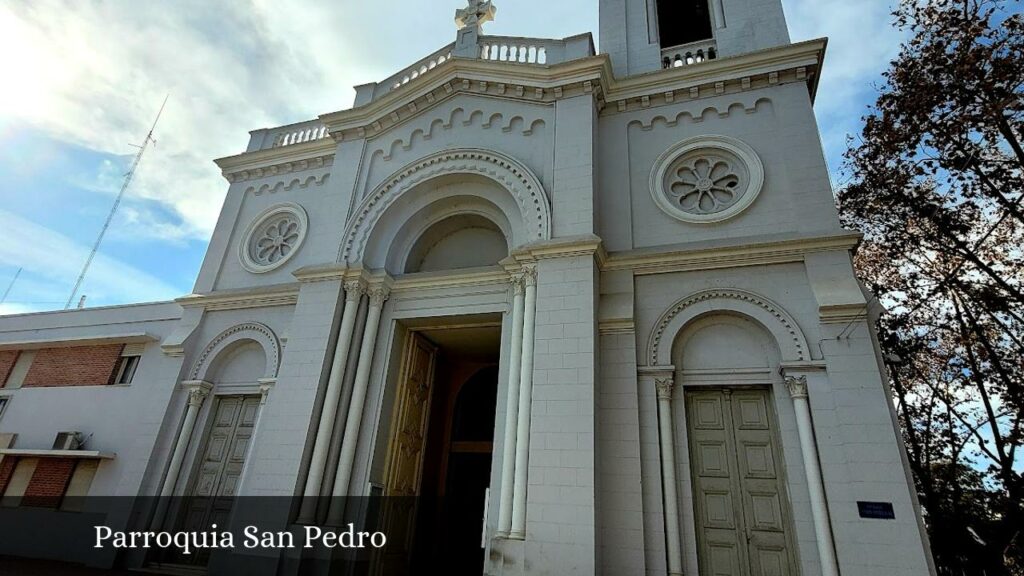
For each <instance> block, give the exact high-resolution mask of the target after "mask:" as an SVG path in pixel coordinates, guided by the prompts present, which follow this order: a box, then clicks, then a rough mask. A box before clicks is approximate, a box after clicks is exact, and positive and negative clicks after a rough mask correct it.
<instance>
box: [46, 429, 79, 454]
mask: <svg viewBox="0 0 1024 576" xmlns="http://www.w3.org/2000/svg"><path fill="white" fill-rule="evenodd" d="M81 446H82V433H81V432H58V433H57V438H56V439H55V440H54V441H53V449H54V450H78V449H79V448H80V447H81Z"/></svg>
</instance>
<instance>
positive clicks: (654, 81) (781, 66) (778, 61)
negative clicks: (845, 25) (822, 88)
mask: <svg viewBox="0 0 1024 576" xmlns="http://www.w3.org/2000/svg"><path fill="white" fill-rule="evenodd" d="M827 42H828V41H827V39H825V38H819V39H817V40H808V41H805V42H797V43H795V44H788V45H786V46H779V47H775V48H767V49H764V50H758V51H756V52H749V53H746V54H740V55H737V56H729V57H726V58H719V59H716V60H708V61H706V62H702V63H701V64H699V65H694V66H680V67H678V68H668V69H665V70H658V71H655V72H648V73H646V74H638V75H635V76H629V77H626V78H622V79H616V80H615V81H614V82H613V83H612V84H610V85H608V86H607V88H606V90H605V99H606V100H607V101H608V102H616V101H619V100H628V99H633V98H641V97H642V96H652V95H655V94H662V93H664V92H666V91H670V90H689V89H690V88H693V87H698V86H702V85H714V84H716V83H718V82H725V81H728V80H737V79H742V78H752V77H755V76H762V75H763V76H768V75H770V74H771V73H772V72H776V73H777V72H780V71H782V70H794V69H799V68H801V67H804V68H807V69H808V70H807V71H808V72H810V70H809V69H811V68H818V67H820V65H821V63H822V61H823V60H824V57H825V48H826V45H827ZM813 80H814V82H813V83H812V85H811V95H812V98H813V96H814V93H815V91H816V90H817V75H815V76H814V79H813Z"/></svg>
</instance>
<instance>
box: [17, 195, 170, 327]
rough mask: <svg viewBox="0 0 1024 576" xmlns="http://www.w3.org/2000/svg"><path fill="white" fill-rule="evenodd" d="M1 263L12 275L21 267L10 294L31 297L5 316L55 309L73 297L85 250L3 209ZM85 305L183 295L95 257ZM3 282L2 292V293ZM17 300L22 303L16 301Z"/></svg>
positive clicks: (119, 264) (118, 263) (112, 261)
mask: <svg viewBox="0 0 1024 576" xmlns="http://www.w3.org/2000/svg"><path fill="white" fill-rule="evenodd" d="M0 229H2V230H4V233H5V236H6V240H5V241H4V242H2V243H0V264H2V265H5V267H8V268H9V269H11V270H13V269H15V268H18V267H24V273H23V276H22V277H19V278H18V282H17V285H16V287H15V288H16V290H14V291H12V294H31V295H32V296H31V301H30V302H20V301H15V299H13V298H12V299H11V300H12V301H15V304H9V305H5V308H3V309H2V311H3V312H8V311H11V310H17V311H26V310H29V309H31V310H37V309H54V308H58V307H59V306H58V305H56V304H57V303H63V302H64V300H66V299H67V297H68V295H69V294H70V292H71V288H72V286H73V285H74V282H75V279H76V278H77V277H78V274H79V273H80V272H81V267H82V264H84V263H85V259H86V257H87V256H88V254H89V248H87V247H84V246H82V245H80V244H78V243H76V242H75V241H74V240H71V239H70V238H68V237H66V236H64V235H62V234H60V233H58V232H54V231H53V230H50V229H49V228H46V227H44V226H40V225H38V224H36V223H34V222H30V221H29V220H26V219H24V218H21V217H19V216H17V215H15V214H12V213H10V212H8V211H5V210H0ZM86 286H87V288H88V296H89V302H90V303H92V304H95V305H100V304H108V303H111V302H152V301H158V300H167V299H170V298H175V297H177V296H181V295H182V290H181V289H180V288H176V287H174V286H171V285H170V284H167V283H166V282H164V281H162V280H160V279H159V278H156V277H154V276H152V275H150V274H146V273H145V272H142V271H141V270H138V269H136V268H134V267H132V266H129V265H127V264H125V263H124V262H121V261H119V260H116V259H113V258H110V257H108V256H105V255H104V254H103V253H99V254H97V255H96V259H95V260H93V263H92V267H91V268H90V270H89V275H88V277H87V279H86ZM6 287H7V286H6V279H5V285H4V289H6ZM19 300H21V299H19Z"/></svg>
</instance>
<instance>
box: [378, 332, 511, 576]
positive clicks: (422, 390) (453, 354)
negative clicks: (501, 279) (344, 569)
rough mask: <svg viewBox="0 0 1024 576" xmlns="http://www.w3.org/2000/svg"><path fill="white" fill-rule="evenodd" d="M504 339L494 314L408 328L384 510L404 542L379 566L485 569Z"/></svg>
mask: <svg viewBox="0 0 1024 576" xmlns="http://www.w3.org/2000/svg"><path fill="white" fill-rule="evenodd" d="M500 342H501V333H500V325H498V324H497V323H490V322H484V323H482V324H476V325H463V326H446V327H444V328H433V329H431V328H427V329H416V330H411V331H410V332H409V334H408V337H407V338H406V345H405V348H406V352H405V353H404V354H403V358H404V360H403V368H402V370H401V371H400V375H399V380H398V381H397V382H396V383H395V384H396V387H395V391H396V398H395V404H394V408H393V414H392V419H391V422H390V429H391V434H390V442H389V450H388V464H387V467H386V468H387V471H386V473H385V477H386V480H385V487H384V494H385V496H386V497H387V498H386V501H385V510H384V517H383V522H384V525H385V527H386V529H387V530H390V531H391V532H390V533H389V541H392V540H394V539H395V538H398V539H400V541H401V542H403V545H402V546H400V547H397V548H393V549H391V550H390V551H388V552H387V553H386V554H385V556H384V557H383V558H382V561H381V566H382V570H381V571H380V573H384V574H389V575H390V574H396V575H397V574H416V573H421V572H422V571H424V570H426V569H428V568H430V569H435V568H436V569H443V570H444V573H445V574H451V575H467V576H468V575H474V576H479V575H480V574H482V572H483V564H484V558H483V553H484V549H483V532H484V517H485V515H486V500H487V494H488V488H489V487H490V484H491V464H492V460H493V453H494V432H495V428H494V427H495V410H496V404H497V390H498V377H499V370H498V356H499V351H500ZM407 527H408V528H407ZM407 529H409V530H411V534H410V533H407V532H406V530H407ZM393 537H394V538H393ZM406 546H408V547H407V548H406Z"/></svg>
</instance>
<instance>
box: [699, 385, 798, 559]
mask: <svg viewBox="0 0 1024 576" xmlns="http://www.w3.org/2000/svg"><path fill="white" fill-rule="evenodd" d="M686 408H687V425H688V435H689V443H690V446H689V448H690V459H691V463H692V464H691V475H692V477H693V489H694V493H695V495H696V503H695V504H696V520H697V544H698V558H699V561H700V564H701V570H702V573H708V574H712V575H719V574H722V575H733V574H736V575H739V576H775V575H779V576H789V575H792V574H794V572H793V568H794V562H793V558H792V551H793V546H792V542H791V535H790V534H789V533H788V526H789V519H788V507H787V506H788V504H786V503H785V502H786V500H785V494H784V492H783V482H784V479H783V478H782V476H781V474H780V471H781V470H782V462H780V461H779V459H778V457H777V454H778V441H777V439H776V437H775V431H774V424H773V418H772V414H773V413H772V406H771V399H770V391H769V390H750V389H735V390H730V389H726V388H710V389H706V388H701V389H699V390H695V391H690V390H687V391H686Z"/></svg>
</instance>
